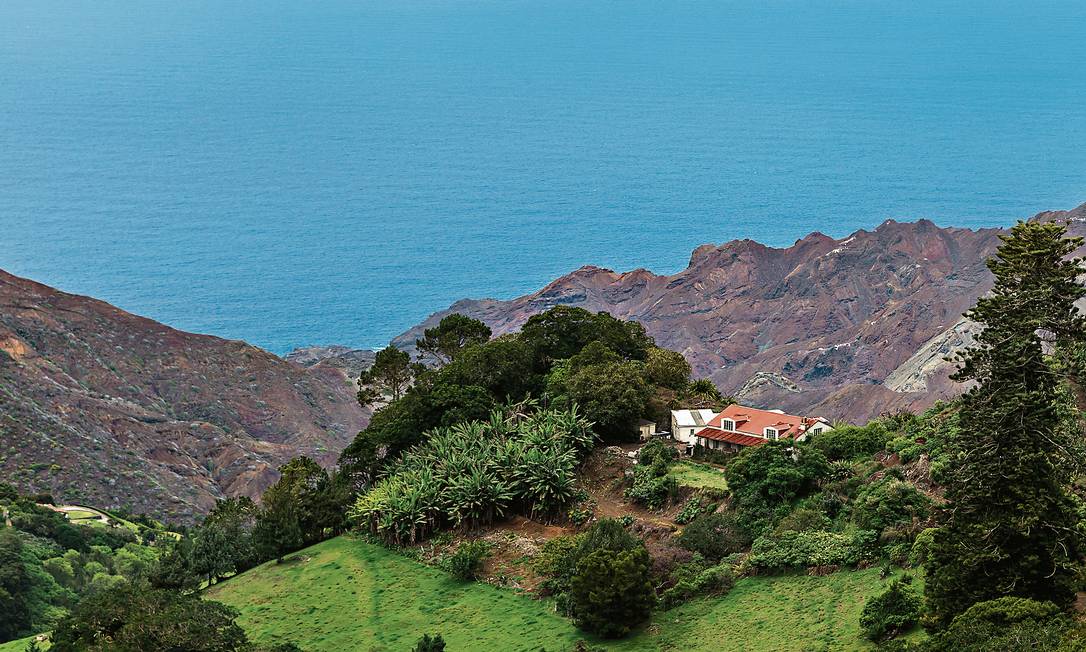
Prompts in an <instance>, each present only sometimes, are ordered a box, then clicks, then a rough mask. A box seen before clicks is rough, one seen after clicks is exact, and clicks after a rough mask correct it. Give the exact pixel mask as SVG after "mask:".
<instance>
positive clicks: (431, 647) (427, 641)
mask: <svg viewBox="0 0 1086 652" xmlns="http://www.w3.org/2000/svg"><path fill="white" fill-rule="evenodd" d="M413 652H445V639H444V638H442V637H441V634H434V635H433V636H430V635H429V634H423V635H422V638H420V639H419V642H418V643H415V649H414V650H413Z"/></svg>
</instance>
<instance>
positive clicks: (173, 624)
mask: <svg viewBox="0 0 1086 652" xmlns="http://www.w3.org/2000/svg"><path fill="white" fill-rule="evenodd" d="M237 616H238V613H237V611H235V610H234V609H233V608H231V607H228V606H226V605H224V604H222V603H219V602H212V601H211V600H204V599H202V598H201V597H200V596H199V595H197V594H190V595H185V594H181V593H178V592H176V591H167V590H163V589H151V588H148V587H140V586H136V585H122V586H119V587H116V588H113V589H110V590H106V591H100V592H97V593H94V594H92V595H91V596H89V597H88V598H86V599H84V600H83V601H82V602H80V603H79V606H78V607H76V609H75V610H73V611H72V613H71V615H70V616H68V617H66V618H65V619H64V620H63V621H61V622H60V623H59V624H58V625H57V627H56V629H55V630H53V634H52V644H53V645H52V648H51V649H52V650H55V651H56V652H75V651H84V650H87V651H92V650H103V651H104V650H117V651H119V652H129V651H130V652H136V651H137V650H205V651H208V652H233V651H239V652H240V651H241V650H246V649H247V648H248V646H249V641H248V639H247V637H246V635H245V632H244V631H243V630H242V629H241V627H239V626H238V625H237V624H236V623H235V622H234V619H235V618H237Z"/></svg>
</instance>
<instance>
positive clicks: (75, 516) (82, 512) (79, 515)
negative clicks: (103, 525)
mask: <svg viewBox="0 0 1086 652" xmlns="http://www.w3.org/2000/svg"><path fill="white" fill-rule="evenodd" d="M64 513H65V514H67V515H68V520H70V521H79V520H83V519H87V518H101V514H98V513H97V512H92V511H90V510H86V509H69V510H67V511H66V512H64Z"/></svg>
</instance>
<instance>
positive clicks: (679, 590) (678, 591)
mask: <svg viewBox="0 0 1086 652" xmlns="http://www.w3.org/2000/svg"><path fill="white" fill-rule="evenodd" d="M672 579H673V580H674V585H673V586H671V587H670V588H669V589H667V590H666V591H664V592H663V594H662V595H661V596H660V604H661V606H663V608H664V609H671V608H673V607H676V606H678V605H680V604H682V603H684V602H687V601H688V600H690V599H692V598H695V597H700V596H706V595H724V594H725V593H727V592H728V591H730V590H731V589H732V587H733V586H735V570H734V569H733V566H732V564H731V563H728V562H722V563H719V564H716V565H708V564H706V563H705V562H704V561H694V562H690V563H688V564H684V565H683V566H680V567H679V568H678V569H677V570H676V571H675V573H674V574H673V577H672Z"/></svg>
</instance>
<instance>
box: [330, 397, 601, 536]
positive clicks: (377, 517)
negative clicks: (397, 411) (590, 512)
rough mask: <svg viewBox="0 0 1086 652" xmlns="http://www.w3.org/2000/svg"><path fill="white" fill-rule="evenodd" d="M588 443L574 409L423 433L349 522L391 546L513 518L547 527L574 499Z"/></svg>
mask: <svg viewBox="0 0 1086 652" xmlns="http://www.w3.org/2000/svg"><path fill="white" fill-rule="evenodd" d="M594 443H595V435H594V434H593V432H592V424H591V423H590V422H588V421H587V420H586V419H585V418H584V417H582V416H581V415H580V414H578V412H577V408H576V407H572V408H570V409H567V410H543V409H539V407H538V405H536V404H535V403H533V402H524V403H520V404H517V405H513V406H509V407H507V408H505V409H503V410H495V411H494V412H493V413H492V414H491V417H490V419H489V420H488V421H485V422H484V421H471V422H467V423H460V424H457V425H454V426H451V427H448V428H437V429H435V430H433V431H431V432H430V433H428V436H427V438H426V443H424V444H421V445H419V446H416V447H414V448H412V449H411V450H409V451H407V452H406V453H404V454H403V456H402V457H401V458H400V459H399V460H398V461H397V463H396V464H394V465H392V466H391V467H390V469H389V471H388V473H387V474H386V475H385V476H384V477H383V478H382V479H380V480H379V481H378V482H377V483H376V484H375V485H374V486H373V487H372V488H370V489H369V490H368V491H366V492H364V493H363V494H361V495H360V496H359V497H358V499H357V500H356V502H355V504H354V506H353V508H352V509H351V516H352V518H353V519H354V520H355V522H356V523H358V524H359V525H360V526H361V527H363V528H366V529H368V530H369V531H370V532H372V533H373V534H376V535H378V536H381V537H382V538H384V539H385V540H387V541H389V542H391V543H395V544H397V545H405V544H413V543H415V542H417V541H421V540H423V539H425V538H426V537H427V536H429V535H430V533H432V532H433V531H435V530H437V529H440V528H443V527H450V526H453V527H455V526H460V525H465V526H468V527H477V526H479V525H485V524H488V523H491V522H493V521H494V520H495V519H498V518H503V517H505V516H507V515H509V514H512V513H521V514H525V515H527V516H529V517H531V518H533V519H540V520H550V519H553V518H554V517H556V516H557V515H559V514H561V513H563V511H564V510H565V509H566V508H567V507H568V506H569V505H570V503H571V501H572V500H573V498H574V494H575V486H574V485H575V479H576V470H577V466H578V464H580V461H581V459H582V458H583V457H584V455H585V453H587V452H588V451H589V450H591V448H592V446H593V445H594Z"/></svg>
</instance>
